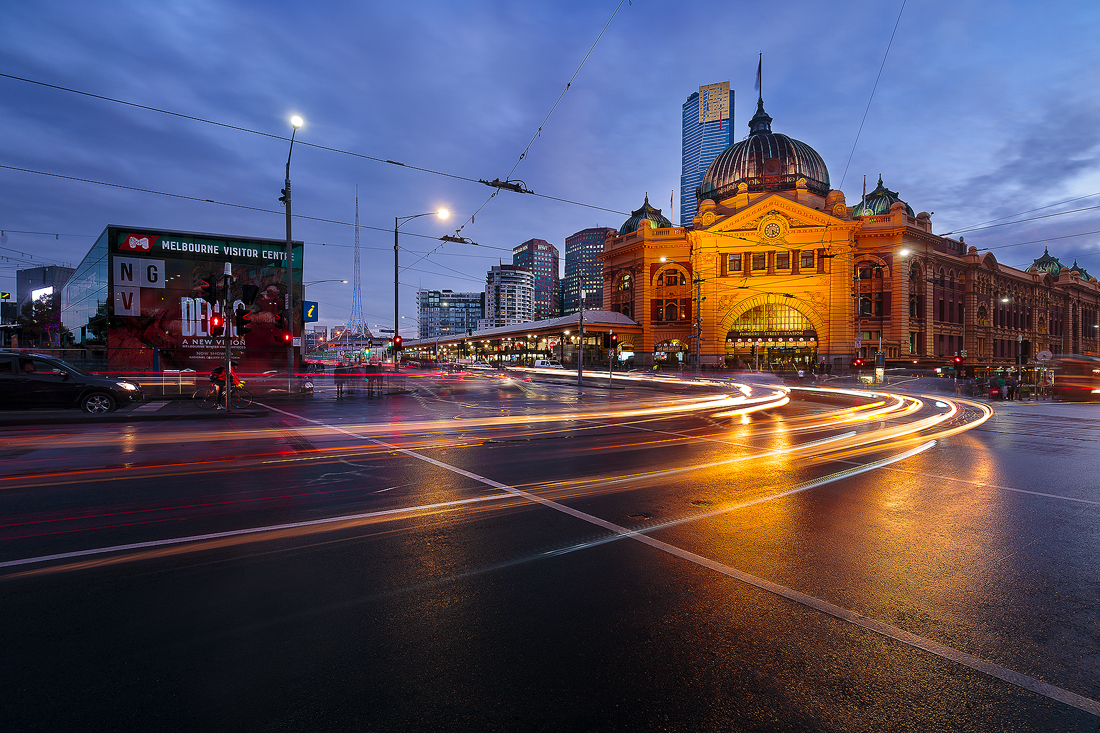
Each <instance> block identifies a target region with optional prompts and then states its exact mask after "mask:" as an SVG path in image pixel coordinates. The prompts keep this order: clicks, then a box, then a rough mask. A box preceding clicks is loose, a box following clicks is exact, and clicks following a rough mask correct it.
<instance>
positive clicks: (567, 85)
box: [413, 0, 630, 264]
mask: <svg viewBox="0 0 1100 733" xmlns="http://www.w3.org/2000/svg"><path fill="white" fill-rule="evenodd" d="M625 1H626V0H619V4H618V5H616V6H615V10H614V12H612V13H611V17H610V18H608V19H607V22H606V23H604V26H603V29H602V30H600V34H599V35H598V36H596V40H595V41H593V42H592V45H591V46H590V47H589V49H588V53H586V54H585V55H584V58H583V59H581V62H580V63H579V64H578V65H577V69H576V71H574V72H573V76H571V77H569V81H567V82H566V83H565V88H564V89H562V90H561V94H559V95H558V98H557V100H555V101H554V105H553V106H552V107H551V108H550V111H549V112H547V113H546V117H544V118H543V120H542V124H540V125H539V127H538V129H537V130H535V134H534V135H532V136H531V140H530V141H528V143H527V147H525V148H524V149H523V152H522V153H520V154H519V158H517V159H516V162H515V164H514V165H513V166H512V170H510V171H509V172H508V180H506V181H504V182H503V184H502V183H501V181H500V179H499V178H497V179H494V181H493V182H492V183H489V182H488V181H481V183H484V184H486V185H489V186H496V189H497V190H496V191H493V193H491V194H490V195H489V198H487V199H485V203H483V204H482V205H481V206H479V207H477V210H476V211H474V213H472V214H470V218H469V219H467V220H466V221H464V222H463V223H462V226H460V227H459V228H458V229H455V235H459V234H461V233H462V230H463V229H465V228H466V225H467V224H470V223H472V222H473V221H474V218H475V217H476V216H477V215H478V214H479V213H481V210H482V209H484V208H485V207H486V206H487V205H488V203H489V202H490V201H492V200H493V199H494V198H495V197H496V195H497V194H498V193H500V191H501V189H502V188H508V189H509V190H513V191H517V192H521V193H531V194H534V191H530V190H528V189H527V187H526V186H524V187H523V188H522V190H521V189H518V188H514V187H510V186H508V185H507V184H509V183H511V182H512V180H511V178H512V174H513V173H515V172H516V168H519V164H520V162H521V161H523V159H524V158H526V157H527V153H529V152H530V151H531V146H532V145H534V144H535V140H537V139H538V138H539V136H541V135H542V128H544V127H545V126H546V123H547V122H548V121H549V120H550V115H552V114H554V110H556V109H557V108H558V104H560V103H561V100H562V98H563V97H564V96H565V93H566V92H567V91H569V88H570V87H571V86H572V85H573V81H574V80H575V79H576V78H577V74H579V73H581V69H582V68H584V64H585V62H586V61H588V57H589V56H591V55H592V52H593V51H594V50H595V49H596V44H598V43H599V42H600V39H601V38H603V35H604V33H606V32H607V29H608V27H610V25H611V21H613V20H615V16H616V15H618V14H619V9H620V8H622V6H623V2H625ZM535 195H536V196H537V195H538V194H535ZM603 211H607V212H610V213H612V214H622V215H623V216H630V214H628V213H627V212H625V211H615V210H613V209H603ZM439 246H440V247H442V246H443V245H439ZM436 249H438V247H437V248H436ZM433 251H434V250H433ZM426 256H427V255H426ZM418 261H419V260H418ZM413 264H416V263H415V262H414V263H413Z"/></svg>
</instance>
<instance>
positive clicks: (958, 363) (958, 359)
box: [951, 356, 966, 366]
mask: <svg viewBox="0 0 1100 733" xmlns="http://www.w3.org/2000/svg"><path fill="white" fill-rule="evenodd" d="M951 361H952V362H953V363H954V364H955V366H961V365H962V363H963V362H964V361H966V359H964V358H963V357H961V356H956V357H955V358H954V359H952V360H951Z"/></svg>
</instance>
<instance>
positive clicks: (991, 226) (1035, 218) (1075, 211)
mask: <svg viewBox="0 0 1100 733" xmlns="http://www.w3.org/2000/svg"><path fill="white" fill-rule="evenodd" d="M1085 198H1088V197H1085ZM1055 205H1057V204H1055ZM1044 208H1047V207H1044ZM1094 209H1100V205H1097V206H1086V207H1085V208H1083V209H1070V210H1069V211H1059V212H1057V213H1055V214H1043V215H1042V216H1031V217H1028V218H1027V219H1017V220H1016V221H1006V222H1002V223H1000V224H989V225H987V226H975V227H970V228H969V229H956V230H955V231H953V232H948V233H947V234H966V233H967V232H976V231H981V230H982V229H995V228H997V227H1007V226H1011V225H1012V224H1023V223H1025V222H1029V221H1038V220H1039V219H1051V218H1053V217H1055V216H1065V215H1066V214H1079V213H1081V212H1082V211H1093V210H1094ZM1037 210H1038V209H1036V211H1037ZM947 234H941V235H940V236H943V237H946V236H947Z"/></svg>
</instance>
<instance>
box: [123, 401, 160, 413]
mask: <svg viewBox="0 0 1100 733" xmlns="http://www.w3.org/2000/svg"><path fill="white" fill-rule="evenodd" d="M167 406H168V402H167V401H158V402H146V403H145V404H144V405H140V406H138V407H135V408H134V409H132V410H130V412H155V411H157V410H163V409H164V408H165V407H167Z"/></svg>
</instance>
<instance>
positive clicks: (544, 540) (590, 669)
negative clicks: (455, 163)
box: [0, 376, 1100, 731]
mask: <svg viewBox="0 0 1100 733" xmlns="http://www.w3.org/2000/svg"><path fill="white" fill-rule="evenodd" d="M731 396H732V397H733V399H731ZM269 406H270V407H271V408H272V411H271V412H270V414H269V415H268V416H267V417H251V418H230V419H228V420H218V421H208V422H206V421H187V422H179V421H164V422H158V421H145V422H140V423H136V422H135V423H132V424H127V423H123V424H94V425H76V426H59V425H51V426H45V427H41V428H27V427H7V428H0V458H2V462H0V487H2V488H3V490H2V491H0V517H2V518H3V521H2V522H0V524H2V525H3V526H2V527H0V618H2V619H3V620H4V622H3V624H0V649H3V657H2V659H3V664H0V690H2V692H0V727H3V729H4V730H13V731H16V730H18V731H23V730H43V731H45V730H49V731H56V730H111V731H115V730H126V731H129V730H134V731H138V730H140V731H147V730H181V731H182V730H214V731H217V730H227V731H243V730H257V731H261V730H262V731H273V730H295V731H297V730H380V731H386V730H395V731H402V730H408V731H419V730H476V731H495V730H499V731H573V730H576V731H617V730H622V731H712V730H713V731H718V730H721V731H729V730H782V731H816V730H821V731H884V730H921V731H933V730H937V731H938V730H945V731H1006V730H1011V731H1061V730H1066V731H1096V730H1100V703H1097V702H1096V701H1097V700H1100V632H1098V629H1100V611H1098V610H1097V609H1098V605H1097V600H1098V596H1100V580H1098V574H1097V570H1096V567H1097V560H1098V559H1100V522H1098V521H1097V520H1098V519H1100V488H1098V482H1097V480H1096V479H1095V476H1096V474H1097V471H1096V469H1097V463H1098V461H1097V458H1096V456H1097V451H1096V441H1097V440H1100V407H1096V406H1092V405H1063V404H1042V405H1039V404H1015V405H1005V406H1000V405H997V406H995V407H996V408H997V413H996V414H995V415H993V416H992V417H990V418H989V419H986V418H987V417H988V410H987V409H985V408H983V407H982V406H980V405H977V404H974V403H968V402H965V401H953V400H946V399H940V400H937V399H935V398H932V399H911V398H904V397H897V398H890V397H868V396H861V395H855V394H836V393H820V392H818V393H798V392H796V393H793V394H791V395H790V401H789V402H787V400H786V399H785V398H784V397H783V395H782V394H774V393H773V391H772V390H771V389H769V388H768V387H766V386H761V387H758V388H757V389H755V390H753V392H752V394H751V396H746V395H745V394H744V393H743V392H741V391H738V390H735V389H733V390H731V388H730V387H729V386H728V385H703V386H696V387H687V386H680V385H674V384H666V385H664V386H663V387H662V388H661V389H653V388H651V387H650V386H648V385H626V386H625V387H624V388H623V389H616V390H608V389H606V388H596V387H590V388H586V389H584V390H583V394H578V391H577V389H576V388H575V387H572V386H569V385H566V384H551V383H546V382H540V381H531V382H528V381H524V380H522V379H507V380H506V379H500V378H497V377H491V376H490V377H472V378H458V377H451V378H445V379H425V380H423V381H422V382H421V383H420V384H419V388H418V390H417V391H416V392H415V393H412V394H409V395H402V396H397V397H388V398H385V399H368V398H367V397H366V396H365V395H363V394H362V393H355V394H351V395H346V396H345V397H344V399H342V400H340V401H337V400H336V399H335V397H334V395H333V394H332V393H331V392H327V391H324V392H320V393H319V394H318V395H317V397H316V398H315V399H314V400H313V401H312V402H301V403H280V404H270V405H269Z"/></svg>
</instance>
